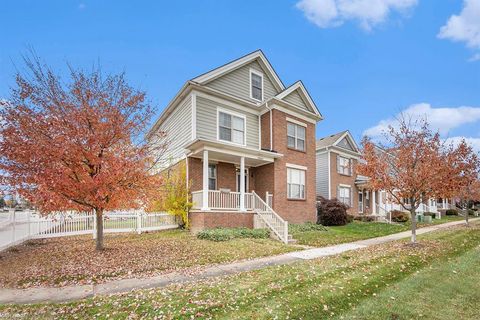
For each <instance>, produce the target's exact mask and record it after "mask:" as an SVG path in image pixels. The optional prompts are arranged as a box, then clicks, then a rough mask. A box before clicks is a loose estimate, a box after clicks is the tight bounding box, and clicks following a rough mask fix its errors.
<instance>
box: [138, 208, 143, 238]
mask: <svg viewBox="0 0 480 320" xmlns="http://www.w3.org/2000/svg"><path fill="white" fill-rule="evenodd" d="M137 233H138V234H141V233H142V213H141V212H140V211H137Z"/></svg>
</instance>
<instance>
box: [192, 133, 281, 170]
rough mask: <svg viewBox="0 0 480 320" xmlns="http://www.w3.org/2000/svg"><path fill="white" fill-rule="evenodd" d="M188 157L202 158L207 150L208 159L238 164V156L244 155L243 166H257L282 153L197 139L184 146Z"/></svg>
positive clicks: (271, 160)
mask: <svg viewBox="0 0 480 320" xmlns="http://www.w3.org/2000/svg"><path fill="white" fill-rule="evenodd" d="M186 149H187V150H188V151H189V153H188V156H189V157H193V158H200V159H202V158H203V151H204V150H208V159H209V160H210V161H220V162H228V163H233V164H240V158H241V157H245V166H247V167H258V166H262V165H265V164H268V163H272V162H273V161H275V159H276V158H280V157H282V156H283V155H282V154H280V153H276V152H270V151H265V150H258V149H252V148H246V147H243V146H238V145H233V144H227V143H222V142H217V141H211V140H203V139H197V140H195V141H194V142H192V143H191V144H190V145H188V146H187V148H186Z"/></svg>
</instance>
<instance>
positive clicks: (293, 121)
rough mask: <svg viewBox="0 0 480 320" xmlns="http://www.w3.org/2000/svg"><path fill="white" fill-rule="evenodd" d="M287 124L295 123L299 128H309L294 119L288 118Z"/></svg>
mask: <svg viewBox="0 0 480 320" xmlns="http://www.w3.org/2000/svg"><path fill="white" fill-rule="evenodd" d="M287 122H291V123H295V124H298V125H299V126H302V127H305V128H306V127H307V124H306V123H304V122H301V121H298V120H295V119H292V118H289V117H287Z"/></svg>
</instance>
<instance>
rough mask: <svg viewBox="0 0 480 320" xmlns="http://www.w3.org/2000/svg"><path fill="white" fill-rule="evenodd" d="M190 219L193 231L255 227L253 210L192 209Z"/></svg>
mask: <svg viewBox="0 0 480 320" xmlns="http://www.w3.org/2000/svg"><path fill="white" fill-rule="evenodd" d="M189 219H190V231H191V232H193V233H197V232H198V231H201V230H203V229H210V228H217V227H225V228H237V227H245V228H253V212H218V211H209V212H203V211H190V213H189Z"/></svg>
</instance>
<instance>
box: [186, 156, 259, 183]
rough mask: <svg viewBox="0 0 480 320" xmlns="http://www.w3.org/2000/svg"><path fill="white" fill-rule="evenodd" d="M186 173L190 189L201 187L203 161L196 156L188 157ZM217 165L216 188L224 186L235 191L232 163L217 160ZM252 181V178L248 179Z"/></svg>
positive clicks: (233, 166) (235, 177) (234, 171)
mask: <svg viewBox="0 0 480 320" xmlns="http://www.w3.org/2000/svg"><path fill="white" fill-rule="evenodd" d="M188 165H189V167H188V175H189V180H190V183H191V190H192V191H199V190H202V189H203V161H202V159H198V158H188ZM216 166H217V190H218V189H221V188H224V189H230V190H231V191H236V189H237V181H236V179H237V176H236V168H235V165H234V164H232V163H225V162H218V163H216ZM250 183H252V180H250Z"/></svg>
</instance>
